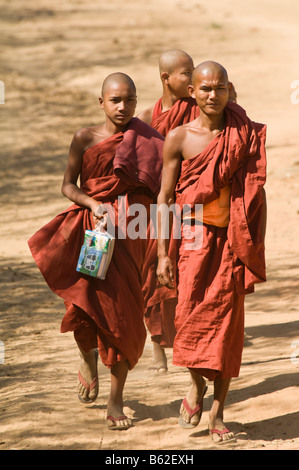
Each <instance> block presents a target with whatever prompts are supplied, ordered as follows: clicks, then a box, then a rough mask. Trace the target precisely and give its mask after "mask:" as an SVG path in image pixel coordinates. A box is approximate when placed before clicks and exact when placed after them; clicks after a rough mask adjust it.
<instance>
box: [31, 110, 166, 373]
mask: <svg viewBox="0 0 299 470" xmlns="http://www.w3.org/2000/svg"><path fill="white" fill-rule="evenodd" d="M122 146H124V148H123V147H122ZM162 147H163V137H162V136H161V135H160V134H159V133H158V132H156V131H155V130H154V129H152V128H150V127H149V126H147V125H146V124H144V123H142V122H141V121H139V120H138V119H135V118H134V119H132V121H131V122H130V123H129V126H128V130H127V131H125V132H124V133H122V132H120V133H118V134H115V135H114V136H112V137H110V138H108V139H106V140H104V141H102V142H100V143H99V144H96V145H94V146H93V147H91V148H89V149H88V150H86V152H85V153H84V155H83V163H82V171H81V175H80V179H81V181H80V186H81V189H82V191H83V192H85V193H86V194H88V195H89V196H91V197H93V198H94V199H96V200H98V201H101V202H103V203H107V204H108V205H111V207H113V209H114V211H115V216H116V219H115V220H116V224H117V220H118V219H117V216H118V211H119V210H120V208H119V201H123V200H125V206H126V208H128V206H130V205H131V204H134V203H139V204H143V205H144V206H145V207H146V208H147V209H148V208H149V205H150V204H151V203H152V201H153V198H154V196H155V192H156V190H157V188H158V185H159V184H158V183H157V182H159V178H160V174H161V166H162ZM125 149H126V151H127V152H128V153H127V154H126V152H125ZM126 155H127V158H126ZM116 167H117V168H116ZM115 170H116V171H115ZM133 170H134V171H133ZM136 172H137V173H136ZM116 173H117V174H116ZM139 175H140V178H139ZM119 196H123V198H120V199H119ZM92 228H93V217H92V214H91V212H90V210H89V209H87V208H84V207H80V206H78V205H76V204H73V205H72V206H70V207H69V208H68V209H67V210H65V211H64V212H62V213H61V214H59V215H57V216H56V217H55V218H54V219H53V220H52V221H50V222H49V223H48V224H47V225H45V226H44V227H43V228H41V229H40V230H39V231H38V232H37V233H36V234H35V235H33V237H31V239H30V240H29V242H28V244H29V247H30V249H31V252H32V255H33V257H34V259H35V262H36V264H37V266H38V267H39V269H40V271H41V272H42V274H43V276H44V278H45V280H46V282H47V283H48V285H49V287H50V288H51V289H52V290H53V291H54V292H55V293H56V294H57V295H59V296H60V297H62V298H63V299H64V302H65V305H66V307H67V311H66V313H65V316H64V318H63V321H62V325H61V331H62V332H65V331H70V330H76V329H79V328H81V326H82V322H81V315H80V312H82V311H83V312H84V313H85V314H86V315H87V316H88V318H89V319H91V320H92V322H93V323H94V324H95V325H96V328H97V331H98V343H99V353H100V356H101V359H102V361H103V363H104V364H105V365H107V366H108V367H112V366H113V365H114V364H115V362H116V360H124V359H127V360H128V362H129V366H130V368H132V367H134V365H135V364H136V363H137V361H138V359H139V357H140V356H141V354H142V351H143V347H144V342H145V339H146V331H145V327H144V317H143V296H142V290H141V287H142V286H141V270H142V265H143V261H144V256H145V251H146V246H147V240H146V239H140V238H137V239H135V240H132V239H129V238H128V237H127V238H125V239H118V238H117V237H116V242H115V249H114V253H113V257H112V261H111V263H110V266H109V269H108V272H107V276H106V279H105V280H100V279H96V278H92V277H89V276H86V275H83V274H81V273H78V272H77V271H76V265H77V261H78V257H79V252H80V249H81V246H82V244H83V239H84V232H85V230H86V229H92ZM116 235H117V226H116Z"/></svg>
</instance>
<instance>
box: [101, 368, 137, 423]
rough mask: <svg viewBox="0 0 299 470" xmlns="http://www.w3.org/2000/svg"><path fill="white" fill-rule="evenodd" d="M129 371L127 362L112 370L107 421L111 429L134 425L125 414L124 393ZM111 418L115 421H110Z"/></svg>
mask: <svg viewBox="0 0 299 470" xmlns="http://www.w3.org/2000/svg"><path fill="white" fill-rule="evenodd" d="M128 370H129V364H128V362H127V361H119V362H117V363H116V364H115V365H114V366H113V367H112V369H111V388H110V395H109V398H108V404H107V421H108V427H110V428H111V429H117V428H119V429H127V428H128V427H130V426H131V425H132V421H131V419H129V418H127V417H126V416H124V412H123V391H124V386H125V383H126V379H127V375H128ZM109 416H110V417H111V418H113V419H109ZM119 418H121V419H119Z"/></svg>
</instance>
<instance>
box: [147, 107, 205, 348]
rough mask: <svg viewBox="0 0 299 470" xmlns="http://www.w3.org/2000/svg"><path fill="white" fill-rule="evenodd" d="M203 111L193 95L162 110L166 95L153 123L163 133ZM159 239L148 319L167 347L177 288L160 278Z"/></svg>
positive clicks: (151, 259)
mask: <svg viewBox="0 0 299 470" xmlns="http://www.w3.org/2000/svg"><path fill="white" fill-rule="evenodd" d="M198 115H199V108H198V106H197V104H196V101H195V100H194V99H193V98H182V99H180V100H178V101H177V102H176V103H175V104H174V105H173V106H172V107H171V108H170V109H169V110H167V111H164V112H162V98H160V99H159V100H158V101H157V103H156V105H155V107H154V111H153V116H152V122H151V126H152V127H153V128H154V129H156V130H157V131H158V132H159V133H160V134H162V135H163V136H166V134H167V133H168V132H169V131H170V130H171V129H174V128H176V127H177V126H181V125H182V124H186V123H187V122H190V121H192V120H193V119H195V118H196V117H197V116H198ZM175 254H176V244H175V241H174V240H171V244H170V256H171V257H172V260H173V263H174V264H175ZM156 268H157V242H156V240H154V239H150V240H149V246H148V250H147V253H146V259H145V263H144V268H143V294H144V299H145V309H144V311H145V323H146V326H147V328H148V330H149V332H150V334H151V337H152V339H153V341H155V342H156V343H159V344H160V345H161V346H163V347H172V346H173V340H174V337H175V334H176V330H175V327H174V316H175V308H176V304H177V290H176V288H175V289H173V290H171V289H168V288H167V287H162V286H161V285H160V284H159V283H158V282H157V276H156Z"/></svg>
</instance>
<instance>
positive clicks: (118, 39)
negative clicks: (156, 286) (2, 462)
mask: <svg viewBox="0 0 299 470" xmlns="http://www.w3.org/2000/svg"><path fill="white" fill-rule="evenodd" d="M245 3H246V5H244V4H245ZM1 4H2V6H1V10H2V12H1V15H0V17H1V19H0V29H1V31H2V34H1V36H2V46H1V55H2V58H1V59H2V60H1V64H2V65H1V77H0V79H1V80H2V81H3V82H4V84H5V103H4V104H1V105H0V113H1V170H0V171H1V179H0V186H1V200H0V202H1V206H0V207H1V222H2V223H1V232H0V254H1V260H0V276H1V277H0V279H1V285H2V288H1V292H0V305H1V317H0V328H1V329H0V340H1V343H0V345H1V351H2V354H1V356H0V359H1V364H0V375H1V382H0V384H1V396H0V400H1V402H0V403H1V404H0V411H1V415H0V432H1V434H0V449H3V450H9V449H17V450H25V449H28V450H40V449H43V450H48V449H50V450H59V449H61V450H71V449H76V450H97V449H102V450H108V449H112V450H117V449H119V450H120V449H122V450H123V449H127V450H133V449H134V450H140V449H152V450H162V449H164V450H165V449H167V450H170V449H173V450H181V451H183V450H186V449H194V450H201V449H205V450H209V449H210V450H214V449H216V447H215V445H213V444H212V442H211V440H210V438H209V435H208V432H207V425H208V410H209V407H210V406H211V403H212V394H213V387H212V384H211V383H209V389H208V393H207V395H206V398H205V401H204V413H203V417H202V421H201V423H200V425H199V426H198V427H197V428H195V429H193V430H191V431H190V430H182V429H181V428H180V427H179V426H178V424H177V418H178V410H179V406H180V402H181V399H182V398H183V396H184V394H185V392H186V390H187V389H188V386H189V378H188V373H187V372H186V371H185V370H183V369H180V368H177V367H175V366H173V365H171V359H172V352H171V350H167V355H168V358H169V364H170V366H169V372H168V374H167V375H165V376H164V377H161V378H160V379H159V380H158V379H153V378H151V377H149V376H148V375H147V372H146V371H147V368H148V366H149V365H150V363H151V344H150V341H149V340H148V341H147V343H146V346H145V350H144V354H143V356H142V358H141V360H140V362H139V363H138V365H137V366H136V368H135V369H134V370H133V371H132V372H131V373H130V374H129V378H128V381H127V386H126V392H125V411H126V412H127V413H128V415H129V416H131V417H132V418H133V420H134V424H135V426H134V427H133V428H131V429H129V430H128V431H125V432H117V433H114V432H111V431H110V432H109V431H107V430H106V425H105V410H106V400H107V396H108V393H109V372H108V371H107V370H106V369H105V368H104V366H102V365H100V366H99V373H100V382H101V385H100V393H99V397H98V399H97V401H96V402H95V403H94V404H92V405H90V406H83V405H82V404H81V403H80V402H79V401H78V399H77V394H76V380H77V367H78V363H79V360H78V355H77V350H76V346H75V344H74V340H73V337H72V335H71V334H65V335H62V334H60V333H59V327H60V321H61V318H62V315H63V312H64V306H63V303H62V301H61V300H60V299H59V298H57V297H56V296H55V295H54V294H53V293H52V292H51V291H50V290H49V289H48V287H47V286H46V285H45V282H44V281H43V279H42V277H41V275H40V273H39V271H38V270H37V268H36V266H35V264H34V263H33V261H32V258H31V256H30V253H29V251H28V248H27V243H26V241H27V239H28V238H29V237H30V236H31V235H32V234H33V233H34V232H35V231H36V230H38V229H39V228H40V227H41V226H42V225H44V224H45V223H46V222H47V221H49V220H50V219H51V218H53V217H54V216H55V215H56V214H57V213H58V212H59V211H60V210H63V209H64V208H66V207H67V206H68V205H69V203H68V201H67V200H65V199H64V198H63V197H62V196H61V194H60V185H61V180H62V175H63V171H64V167H65V163H66V158H67V153H68V146H69V144H70V141H71V138H72V135H73V133H74V132H75V130H76V129H78V128H80V127H82V126H86V125H93V124H96V123H98V122H100V121H102V119H103V116H102V114H101V112H100V110H99V108H98V102H97V99H98V95H99V90H100V86H101V82H102V80H103V78H104V77H105V76H106V75H107V74H108V73H110V72H113V71H123V72H126V73H128V74H130V75H131V76H132V78H133V79H134V80H135V82H136V85H137V89H138V97H139V102H138V111H140V110H142V109H144V108H145V107H147V106H148V105H150V104H151V103H153V102H154V101H156V100H157V99H158V98H159V97H160V92H161V88H160V82H159V77H158V70H157V61H158V57H159V55H160V53H161V52H162V51H164V50H166V49H169V48H181V49H184V50H186V51H187V52H188V53H189V54H190V55H192V56H193V58H194V61H195V63H196V64H197V63H199V62H201V61H202V60H205V59H209V58H211V59H214V60H217V61H219V62H221V63H223V64H224V65H225V66H226V68H227V69H228V71H229V75H230V78H231V80H232V81H233V82H234V84H235V87H236V89H237V92H238V101H239V103H240V104H241V105H242V106H244V107H245V108H246V109H247V111H248V114H249V116H250V117H251V118H252V119H254V120H256V121H260V122H265V123H267V124H268V143H267V148H268V181H267V185H266V190H267V195H268V230H267V266H268V282H267V283H265V284H263V285H259V286H258V288H257V291H256V293H255V294H253V295H250V296H248V298H247V299H246V312H247V313H246V334H247V339H246V342H245V345H244V354H243V361H242V367H241V373H240V377H239V378H238V379H235V380H234V381H233V382H232V386H231V391H230V393H229V397H228V400H227V407H226V413H225V421H226V423H227V424H228V425H229V426H230V427H231V429H232V430H233V431H234V432H235V433H236V436H237V438H238V440H237V443H236V444H231V445H227V446H226V449H236V450H239V449H240V450H247V449H261V450H273V449H274V450H295V449H296V450H298V449H299V426H298V422H299V412H298V402H299V400H298V384H299V379H298V375H299V374H298V372H299V328H298V327H299V321H298V284H299V281H298V274H299V267H298V252H299V249H298V218H299V215H298V214H299V198H298V196H299V189H298V177H299V153H298V151H299V143H298V122H299V120H298V116H299V104H296V103H295V102H296V101H297V100H298V97H299V93H297V94H296V89H292V88H291V84H292V83H293V82H294V81H295V80H299V64H298V53H299V28H298V18H299V5H298V4H297V5H296V3H295V2H293V1H292V0H285V1H284V2H283V6H281V2H280V1H278V0H251V1H250V2H239V1H238V0H227V1H226V2H220V0H210V1H209V2H203V1H197V0H189V1H188V2H183V1H182V0H152V1H150V2H148V1H146V0H126V1H125V2H124V1H123V0H110V1H109V2H97V1H94V2H91V1H89V0H73V1H72V0H64V1H63V2H61V1H57V0H52V1H51V2H48V1H44V0H37V1H33V0H26V2H23V1H21V0H12V1H9V2H4V0H2V1H1ZM295 85H296V84H295ZM298 88H299V82H298V84H297V89H298ZM292 93H293V101H294V102H293V103H292V100H291V96H292ZM296 98H297V99H296ZM218 448H219V447H217V449H218ZM222 448H223V447H222Z"/></svg>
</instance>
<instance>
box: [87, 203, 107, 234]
mask: <svg viewBox="0 0 299 470" xmlns="http://www.w3.org/2000/svg"><path fill="white" fill-rule="evenodd" d="M91 211H92V215H93V217H94V223H95V227H96V228H97V229H99V230H101V231H103V230H107V219H108V213H107V210H106V209H105V208H104V206H103V205H102V204H101V203H100V202H97V204H95V205H94V206H93V207H92V209H91Z"/></svg>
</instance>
